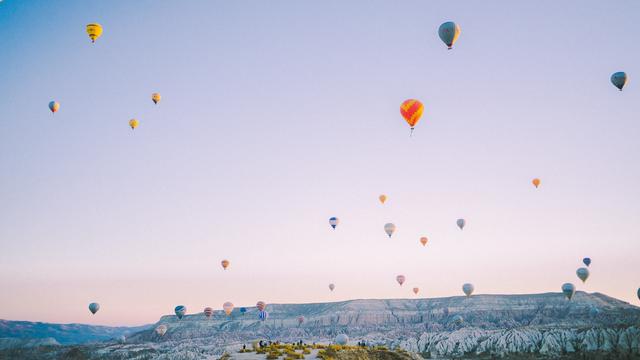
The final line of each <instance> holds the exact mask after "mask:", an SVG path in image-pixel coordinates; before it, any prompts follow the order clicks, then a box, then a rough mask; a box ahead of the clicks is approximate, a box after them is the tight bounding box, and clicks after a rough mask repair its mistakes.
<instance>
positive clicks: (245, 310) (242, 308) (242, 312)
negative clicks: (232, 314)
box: [240, 307, 247, 315]
mask: <svg viewBox="0 0 640 360" xmlns="http://www.w3.org/2000/svg"><path fill="white" fill-rule="evenodd" d="M246 312H247V308H245V307H241V308H240V313H241V314H242V315H244V313H246Z"/></svg>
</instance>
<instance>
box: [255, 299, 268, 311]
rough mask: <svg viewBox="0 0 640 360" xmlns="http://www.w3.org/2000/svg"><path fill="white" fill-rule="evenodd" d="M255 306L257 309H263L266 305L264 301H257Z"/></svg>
mask: <svg viewBox="0 0 640 360" xmlns="http://www.w3.org/2000/svg"><path fill="white" fill-rule="evenodd" d="M256 307H257V308H258V310H260V311H264V309H265V308H266V307H267V304H266V303H265V302H264V301H258V303H257V304H256Z"/></svg>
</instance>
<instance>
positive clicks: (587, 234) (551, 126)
mask: <svg viewBox="0 0 640 360" xmlns="http://www.w3.org/2000/svg"><path fill="white" fill-rule="evenodd" d="M639 11H640V3H638V2H637V1H631V0H630V1H617V2H605V1H595V0H593V1H562V2H558V1H537V2H535V3H533V2H515V1H491V2H477V1H455V2H451V1H449V2H442V1H440V2H431V1H381V0H373V1H370V0H367V1H365V0H362V1H360V0H358V1H356V0H354V1H348V2H347V1H340V0H330V1H321V2H311V1H293V0H288V1H281V0H274V1H268V2H266V1H241V0H240V1H204V0H203V1H195V0H194V1H151V0H147V1H144V0H142V1H135V2H132V1H109V2H98V1H93V2H86V1H73V0H70V1H40V0H36V1H19V0H5V1H3V2H1V3H0V49H2V51H1V53H0V68H1V69H3V71H0V289H2V291H0V318H2V319H8V320H29V321H44V322H61V323H71V322H74V323H75V322H78V323H89V324H104V325H139V324H147V323H153V322H155V321H157V320H158V319H159V318H160V316H162V315H166V314H170V313H172V312H173V308H174V307H175V306H176V305H185V306H186V307H187V309H188V312H189V313H194V312H200V311H202V309H203V308H204V307H205V306H211V307H213V308H214V309H221V308H222V304H223V303H224V302H225V301H231V302H233V303H234V304H235V305H236V306H252V305H254V304H255V303H256V302H257V301H258V300H263V301H265V302H267V303H299V302H325V301H339V300H347V299H357V298H412V297H415V296H414V295H413V293H412V292H411V288H412V287H419V288H420V293H419V296H418V297H427V298H431V297H444V296H459V295H462V290H461V287H462V284H463V283H466V282H471V283H473V284H474V285H475V289H476V290H475V291H476V292H475V293H476V294H533V293H543V292H559V291H560V287H561V285H562V284H563V283H565V282H573V283H574V284H575V285H576V287H577V289H578V290H580V291H588V292H601V293H604V294H607V295H610V296H613V297H616V298H619V299H622V300H624V301H628V302H630V303H632V304H635V305H640V301H638V298H637V297H636V291H637V289H638V287H640V270H639V269H638V267H637V264H638V262H639V260H640V230H639V229H638V226H637V224H639V223H640V190H639V189H638V185H637V184H638V183H639V182H640V165H639V164H638V161H637V158H638V154H640V142H639V141H638V138H639V137H640V122H638V118H637V114H638V113H639V110H640V101H638V99H639V96H640V90H639V87H638V86H637V85H636V82H635V74H640V49H639V47H638V42H637V35H638V33H639V31H640V24H638V22H637V14H638V13H639ZM449 20H453V21H455V22H456V23H458V24H459V25H460V27H461V29H462V33H461V36H460V38H459V40H458V42H457V43H456V44H455V46H454V49H453V50H451V51H448V50H447V49H446V46H445V45H444V44H443V43H442V42H441V41H440V39H439V38H438V35H437V29H438V26H439V25H440V24H441V23H442V22H445V21H449ZM92 22H98V23H100V24H102V26H103V27H104V33H103V35H102V37H100V38H99V39H98V40H97V42H96V43H95V44H92V43H91V41H90V40H89V38H88V36H87V34H86V33H85V26H86V24H88V23H92ZM616 71H626V72H627V74H629V83H628V84H627V87H625V89H624V91H622V92H620V91H618V90H617V89H616V88H614V87H613V86H612V85H611V83H610V82H609V77H610V75H611V74H612V73H613V72H616ZM638 78H640V76H639V77H638ZM153 92H159V93H161V94H162V101H161V102H160V103H159V104H158V105H154V104H153V102H152V101H151V94H152V93H153ZM409 98H416V99H420V100H421V101H422V102H423V103H424V104H425V110H424V116H423V118H422V119H421V121H420V122H419V123H418V125H417V127H416V130H415V132H414V134H413V136H412V137H410V136H409V127H408V126H407V124H406V123H405V122H404V120H403V119H402V117H401V116H400V112H399V105H400V104H401V103H402V101H404V100H405V99H409ZM51 100H56V101H58V102H59V103H60V110H59V111H58V112H57V113H55V114H52V113H51V112H50V111H49V109H48V107H47V105H48V103H49V101H51ZM131 118H136V119H138V120H139V127H138V128H137V129H135V131H132V130H131V129H130V128H129V127H128V121H129V119H131ZM535 177H538V178H540V179H541V181H542V184H541V186H540V188H538V189H535V188H534V187H533V185H532V184H531V180H532V179H533V178H535ZM380 194H386V195H387V196H388V200H387V202H386V203H385V204H384V205H381V204H380V203H379V202H378V195H380ZM332 216H337V217H339V218H340V221H341V223H340V225H339V226H338V228H337V229H336V230H332V229H331V227H330V226H329V223H328V219H329V218H330V217H332ZM458 218H464V219H466V221H467V226H466V227H465V228H464V230H462V231H461V230H460V229H458V228H457V227H456V219H458ZM387 222H393V223H395V224H396V225H397V231H396V233H395V234H394V235H393V237H392V238H390V239H389V238H388V237H387V236H386V234H385V233H384V230H383V227H384V224H385V223H387ZM421 236H427V237H428V238H429V242H428V244H427V246H425V247H423V246H422V245H420V243H419V238H420V237H421ZM585 256H589V257H591V258H592V260H593V262H592V264H591V267H590V271H591V276H590V278H589V279H588V281H587V282H586V284H582V283H581V282H580V280H579V279H578V278H577V277H576V275H575V271H576V269H577V268H579V267H580V266H582V258H583V257H585ZM222 259H228V260H229V261H230V262H231V265H230V267H229V269H228V270H226V271H224V270H222V268H221V266H220V261H221V260H222ZM398 274H404V275H405V276H406V278H407V281H406V283H405V284H404V285H403V286H402V287H400V286H399V285H398V284H397V283H396V282H395V277H396V275H398ZM329 283H334V284H335V285H336V289H335V291H333V292H330V291H329V289H328V284H329ZM93 301H95V302H99V303H100V304H101V309H100V311H99V312H98V313H97V314H96V315H91V314H90V312H89V311H88V309H87V306H88V304H89V303H90V302H93Z"/></svg>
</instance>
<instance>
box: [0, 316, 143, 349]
mask: <svg viewBox="0 0 640 360" xmlns="http://www.w3.org/2000/svg"><path fill="white" fill-rule="evenodd" d="M149 326H151V325H147V326H138V327H109V326H93V325H83V324H48V323H41V322H29V321H8V320H0V347H1V346H3V344H4V346H5V347H6V346H8V345H10V344H12V343H15V344H21V342H16V341H15V340H17V339H20V340H37V339H43V340H44V339H47V342H48V343H49V344H55V342H57V343H59V344H62V345H69V344H84V343H87V342H95V341H105V340H110V339H116V338H118V337H120V336H122V335H124V336H128V335H130V334H132V333H135V332H140V331H142V330H145V329H147V328H148V327H149ZM12 340H14V341H13V342H12ZM51 340H55V342H54V341H51ZM28 343H29V342H26V343H25V344H28ZM35 344H37V342H35Z"/></svg>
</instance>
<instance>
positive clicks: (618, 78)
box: [611, 71, 627, 91]
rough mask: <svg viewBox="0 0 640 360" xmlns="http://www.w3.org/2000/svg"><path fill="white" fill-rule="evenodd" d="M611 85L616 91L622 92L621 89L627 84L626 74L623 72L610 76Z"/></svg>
mask: <svg viewBox="0 0 640 360" xmlns="http://www.w3.org/2000/svg"><path fill="white" fill-rule="evenodd" d="M611 83H612V84H613V86H615V87H617V88H618V90H620V91H622V88H623V87H624V86H625V84H626V83H627V74H626V73H625V72H624V71H618V72H617V73H614V74H613V75H611Z"/></svg>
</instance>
